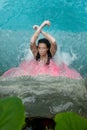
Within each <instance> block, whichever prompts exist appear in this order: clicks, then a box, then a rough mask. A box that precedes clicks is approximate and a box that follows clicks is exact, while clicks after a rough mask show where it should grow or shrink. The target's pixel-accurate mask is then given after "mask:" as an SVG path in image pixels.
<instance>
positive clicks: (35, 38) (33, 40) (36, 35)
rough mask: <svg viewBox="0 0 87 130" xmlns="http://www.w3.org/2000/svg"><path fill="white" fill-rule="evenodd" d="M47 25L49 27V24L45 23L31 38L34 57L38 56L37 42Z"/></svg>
mask: <svg viewBox="0 0 87 130" xmlns="http://www.w3.org/2000/svg"><path fill="white" fill-rule="evenodd" d="M45 25H49V24H48V23H47V22H43V23H42V24H41V25H40V26H39V27H38V28H37V30H36V32H35V33H34V35H33V36H32V37H31V40H30V48H31V51H32V53H33V55H34V56H36V54H37V51H38V50H37V46H36V40H37V38H38V36H39V34H40V33H41V29H42V28H43V27H44V26H45Z"/></svg>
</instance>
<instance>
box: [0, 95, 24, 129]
mask: <svg viewBox="0 0 87 130" xmlns="http://www.w3.org/2000/svg"><path fill="white" fill-rule="evenodd" d="M24 120H25V116H24V106H23V104H22V101H21V100H20V99H19V98H17V97H8V98H3V99H0V130H21V129H22V126H23V124H24Z"/></svg>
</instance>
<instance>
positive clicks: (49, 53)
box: [36, 38, 52, 65]
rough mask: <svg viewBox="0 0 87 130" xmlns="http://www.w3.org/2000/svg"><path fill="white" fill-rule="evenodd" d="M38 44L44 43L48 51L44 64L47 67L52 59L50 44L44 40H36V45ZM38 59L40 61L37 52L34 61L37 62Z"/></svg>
mask: <svg viewBox="0 0 87 130" xmlns="http://www.w3.org/2000/svg"><path fill="white" fill-rule="evenodd" d="M40 43H44V44H45V45H46V46H47V48H48V51H47V55H48V59H47V63H46V64H47V65H48V64H49V63H50V59H51V58H52V54H51V52H50V47H51V44H50V42H49V41H48V40H47V39H46V38H42V39H39V40H38V45H39V44H40ZM39 59H40V54H39V52H38V53H37V55H36V60H37V61H38V60H39Z"/></svg>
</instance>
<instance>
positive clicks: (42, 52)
mask: <svg viewBox="0 0 87 130" xmlns="http://www.w3.org/2000/svg"><path fill="white" fill-rule="evenodd" d="M38 51H39V54H40V56H45V55H46V54H47V51H48V48H47V46H46V44H44V43H39V45H38Z"/></svg>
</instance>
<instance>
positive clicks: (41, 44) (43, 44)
mask: <svg viewBox="0 0 87 130" xmlns="http://www.w3.org/2000/svg"><path fill="white" fill-rule="evenodd" d="M38 46H39V47H47V45H46V44H45V43H39V45H38Z"/></svg>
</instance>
